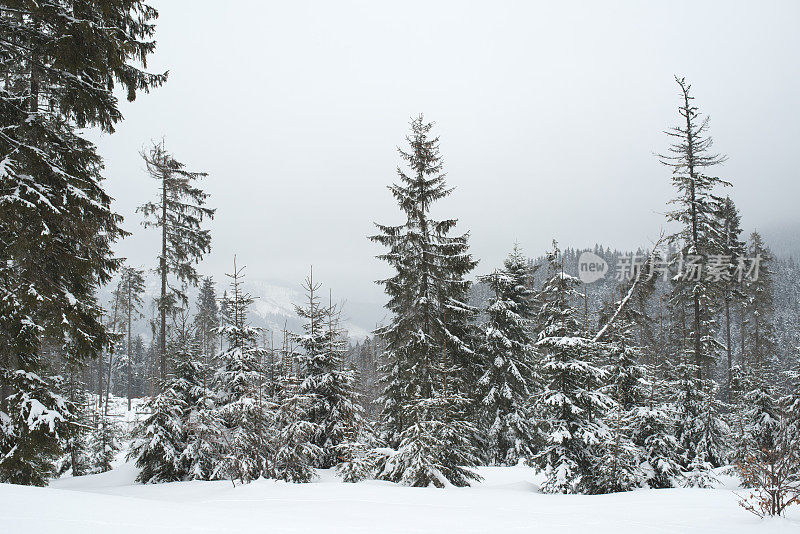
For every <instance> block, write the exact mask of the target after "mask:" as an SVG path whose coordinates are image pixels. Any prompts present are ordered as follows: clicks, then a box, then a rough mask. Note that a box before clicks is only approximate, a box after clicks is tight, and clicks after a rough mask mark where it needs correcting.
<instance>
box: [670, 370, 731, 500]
mask: <svg viewBox="0 0 800 534" xmlns="http://www.w3.org/2000/svg"><path fill="white" fill-rule="evenodd" d="M676 373H677V377H678V379H677V381H676V383H675V384H674V386H673V387H674V390H675V392H676V393H675V398H674V401H673V402H674V404H675V408H676V411H677V418H676V426H675V437H676V439H677V441H678V446H679V447H680V451H681V465H682V467H683V470H684V475H685V483H686V484H687V485H689V486H698V487H706V486H708V485H710V484H711V482H713V480H714V479H713V476H712V475H711V474H710V470H711V468H713V467H719V466H721V465H723V464H724V463H725V460H726V456H727V449H728V443H727V438H728V435H729V434H730V428H729V427H728V425H727V423H726V422H725V421H724V420H723V419H722V417H721V411H722V406H721V405H722V403H721V402H720V401H719V400H718V399H717V398H716V385H715V384H714V382H713V381H712V380H708V379H703V378H700V377H699V376H698V375H699V374H700V373H699V371H698V369H697V366H696V365H694V364H693V363H689V362H687V361H683V362H681V363H679V364H678V366H677V369H676Z"/></svg>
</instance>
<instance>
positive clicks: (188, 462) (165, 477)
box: [129, 309, 221, 483]
mask: <svg viewBox="0 0 800 534" xmlns="http://www.w3.org/2000/svg"><path fill="white" fill-rule="evenodd" d="M173 320H174V324H173V325H172V328H171V336H170V339H169V343H168V344H167V352H168V355H169V359H170V365H171V367H170V368H171V371H170V374H169V375H168V377H167V381H166V383H164V384H163V385H162V388H161V392H160V393H158V394H157V395H156V396H155V397H153V398H151V399H150V400H149V401H148V402H147V403H146V404H145V408H147V409H149V410H150V412H151V414H150V415H149V416H148V417H146V418H145V419H144V420H143V421H142V422H141V423H140V424H139V425H138V426H137V427H136V428H135V429H134V440H133V444H132V446H131V452H130V454H129V458H135V459H136V466H137V467H139V468H140V469H141V472H140V474H139V476H138V478H137V480H138V481H140V482H144V483H151V482H172V481H177V480H185V479H187V478H196V479H203V480H208V479H210V478H211V477H212V472H213V469H214V468H215V466H216V461H217V458H218V456H219V453H218V450H219V448H218V440H217V438H219V435H220V433H221V427H220V424H219V422H218V421H217V420H216V419H215V414H214V412H213V404H212V403H211V400H210V399H209V392H208V391H207V390H206V389H205V388H204V387H203V374H204V372H205V370H204V369H203V366H202V363H201V361H200V358H199V352H200V350H199V346H198V344H197V343H196V341H195V336H194V332H193V328H192V325H191V323H190V320H189V314H188V311H187V310H185V309H181V310H179V311H178V312H177V313H176V314H175V315H174V318H173Z"/></svg>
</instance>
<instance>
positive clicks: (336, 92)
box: [98, 0, 800, 302]
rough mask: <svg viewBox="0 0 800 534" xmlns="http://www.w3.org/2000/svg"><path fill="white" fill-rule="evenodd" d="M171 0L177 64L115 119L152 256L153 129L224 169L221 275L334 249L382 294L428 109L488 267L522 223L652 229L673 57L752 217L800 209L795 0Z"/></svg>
mask: <svg viewBox="0 0 800 534" xmlns="http://www.w3.org/2000/svg"><path fill="white" fill-rule="evenodd" d="M152 4H153V5H154V6H155V7H157V9H158V10H159V11H160V15H161V16H160V18H159V22H158V33H157V40H158V49H157V52H156V54H155V55H154V56H153V58H152V61H151V63H150V64H149V67H150V69H151V70H156V71H160V70H164V69H169V71H170V78H169V81H168V82H167V84H166V85H165V86H164V87H162V88H160V89H157V90H155V91H154V92H153V93H151V94H149V95H141V96H140V97H139V99H138V100H137V101H136V102H134V103H133V104H130V105H129V104H127V103H126V104H124V105H123V108H122V109H123V112H124V114H125V116H126V120H125V121H124V122H123V123H122V124H120V125H119V127H118V130H117V133H115V134H113V135H111V136H103V137H102V138H99V139H98V145H99V147H100V151H101V154H102V155H103V156H104V157H105V159H106V165H107V169H106V175H107V176H108V181H107V188H108V190H109V191H110V193H111V194H112V195H113V196H114V197H115V198H116V202H115V208H116V210H117V211H118V212H120V213H121V214H123V215H124V216H125V227H126V228H127V229H128V230H131V231H133V232H134V235H133V236H131V237H130V238H128V239H126V240H125V241H124V242H122V243H120V244H119V246H118V252H119V254H120V255H123V256H127V257H129V258H130V259H131V262H132V263H133V264H136V265H147V266H150V265H152V264H153V263H154V261H155V257H156V255H157V252H158V245H159V242H158V239H157V236H156V235H155V234H154V233H153V232H152V231H149V230H148V231H145V230H143V229H142V228H141V227H140V221H141V217H140V216H139V215H138V214H136V213H135V208H136V206H137V205H139V204H142V203H144V202H145V201H147V200H150V199H151V198H153V196H154V195H155V192H156V189H155V187H156V184H155V183H154V182H153V181H152V180H150V179H149V178H148V177H147V176H146V175H145V172H144V165H143V164H142V162H141V160H140V158H139V155H138V151H139V149H140V148H141V147H142V146H144V145H145V144H147V143H148V142H149V140H150V139H155V138H160V137H161V136H165V138H166V142H167V147H168V149H169V150H171V151H172V152H173V153H174V154H175V155H176V157H177V158H178V159H179V160H181V161H183V162H185V163H187V164H188V166H189V167H190V168H192V169H195V170H204V171H207V172H209V173H210V176H209V178H207V179H206V180H205V181H204V184H203V186H204V187H205V188H206V190H207V191H209V192H210V193H211V201H210V203H211V205H212V206H213V207H216V208H217V210H218V211H217V217H216V219H215V220H214V221H213V223H212V225H211V228H212V232H213V251H212V254H211V255H210V256H209V257H208V258H207V259H206V260H205V261H204V263H203V264H202V265H201V267H200V269H201V271H203V272H204V273H210V274H214V275H215V276H216V277H217V279H220V278H221V275H222V273H223V272H227V271H228V270H229V265H230V264H231V263H232V256H233V254H234V253H237V254H238V256H239V259H240V262H242V263H245V264H246V265H247V273H248V276H250V277H251V278H254V279H265V280H273V281H278V282H282V283H285V284H295V285H297V284H299V282H300V281H301V280H302V279H303V277H304V276H305V275H306V273H307V271H308V266H309V265H310V264H312V263H313V264H314V271H315V277H318V278H319V279H320V280H321V281H323V282H324V283H325V285H326V286H332V287H333V289H334V294H338V295H339V296H340V297H344V298H347V299H350V300H352V301H367V302H370V301H371V302H381V301H383V296H382V293H381V289H380V288H379V287H377V286H375V284H373V283H372V281H373V280H374V279H376V278H379V277H382V276H384V275H386V274H387V269H386V267H385V266H383V265H382V264H381V263H380V262H379V261H378V260H376V259H374V256H375V255H376V254H378V253H380V252H381V249H380V247H378V246H377V245H374V244H372V243H370V242H368V240H367V239H366V236H367V235H369V234H371V233H372V232H373V226H372V222H373V221H380V222H382V223H386V224H397V223H400V222H401V221H402V218H401V216H400V213H399V210H398V208H397V207H396V206H395V205H394V203H393V200H392V197H391V195H390V193H389V192H388V191H387V189H386V186H387V185H388V184H389V183H391V182H392V181H394V180H395V178H396V174H395V168H396V166H397V165H398V163H399V159H398V157H397V153H396V147H397V145H399V144H401V143H402V142H403V139H404V136H405V134H406V133H407V131H408V120H409V117H410V116H412V115H415V114H417V113H419V112H424V113H425V115H426V117H427V118H429V119H431V120H434V121H436V122H437V132H438V134H439V135H440V136H441V149H442V154H443V155H444V160H445V170H446V171H447V173H448V181H449V184H450V185H451V186H454V187H455V188H456V190H455V192H454V193H453V194H452V195H451V197H450V198H448V199H446V200H444V201H442V202H440V205H439V206H437V208H436V210H435V212H434V215H438V216H444V217H451V216H455V217H458V218H459V219H460V224H459V229H460V230H462V231H464V230H469V231H470V232H471V236H472V237H471V246H472V252H473V254H474V255H475V256H476V257H477V258H479V259H480V260H481V263H480V264H479V266H478V268H477V271H476V272H477V273H483V272H487V271H490V270H491V269H493V268H494V266H496V265H497V264H498V263H499V262H500V261H501V260H502V258H503V257H504V256H505V255H506V254H507V252H508V251H509V249H510V248H511V247H512V245H513V243H514V241H515V240H516V241H518V242H519V243H520V244H521V246H522V247H523V249H524V250H525V252H526V253H528V254H531V255H538V254H541V253H542V252H544V251H545V250H546V248H547V247H548V246H549V243H550V241H551V240H552V239H553V238H557V239H558V240H559V241H560V242H561V243H563V244H565V245H572V246H589V245H592V244H594V243H595V242H600V243H604V244H606V245H612V246H614V247H617V248H635V247H637V246H647V245H648V244H649V243H650V242H651V241H652V240H653V239H654V238H656V237H657V235H658V233H659V230H660V228H661V227H662V226H663V221H664V218H663V213H664V211H665V202H666V201H667V200H668V199H669V198H671V197H672V195H673V192H672V190H671V186H670V180H669V170H668V169H667V168H665V167H662V166H661V165H659V164H658V162H657V160H656V158H655V157H654V156H653V153H654V152H657V151H663V150H665V148H666V146H667V144H668V139H667V137H666V136H665V135H664V134H663V133H662V132H663V130H664V129H666V128H667V127H669V126H672V125H673V124H675V123H676V121H677V118H678V116H677V112H676V106H677V105H678V94H677V86H676V85H675V83H674V81H673V80H672V76H673V74H680V75H684V76H686V77H687V79H688V80H690V81H691V83H692V84H693V87H694V94H695V96H696V98H697V100H696V102H697V103H698V105H699V106H700V108H701V110H702V111H704V112H705V113H708V114H709V115H711V132H712V135H713V136H714V138H715V148H716V149H717V150H719V151H720V152H723V153H726V154H728V155H729V157H730V159H729V161H728V163H726V164H725V165H724V166H723V167H721V168H720V169H719V172H718V174H719V175H720V176H722V177H724V178H725V179H727V180H729V181H731V182H733V184H734V187H733V188H732V190H731V195H732V197H733V199H734V200H735V201H736V203H737V204H738V206H739V207H740V209H741V210H742V212H743V224H744V226H745V228H746V229H748V230H749V229H752V228H754V227H758V228H761V229H765V230H767V231H768V232H769V231H770V230H771V229H773V230H774V229H781V228H783V229H786V228H794V229H797V228H798V227H799V225H800V214H798V211H797V207H796V204H797V200H798V197H799V196H800V179H798V178H800V176H798V174H799V173H798V170H797V169H798V164H797V161H796V156H795V155H796V153H797V149H798V141H800V120H798V119H800V103H798V102H799V100H798V95H800V72H798V65H799V63H798V58H797V51H798V50H800V32H798V31H797V23H798V21H799V20H800V3H798V2H758V3H755V2H742V3H738V2H725V3H724V4H723V3H721V2H696V1H694V2H677V1H670V2H658V3H656V2H602V6H601V5H600V4H601V3H598V2H585V3H583V2H552V1H549V2H536V3H534V2H480V3H479V2H475V3H473V2H402V3H399V2H392V3H388V2H385V3H382V5H379V3H378V2H366V1H365V2H342V1H337V2H313V3H310V2H260V1H247V2H246V1H231V2H228V3H227V4H226V3H220V2H206V1H200V0H180V1H179V0H152ZM226 5H227V6H230V7H224V6H226ZM687 19H688V21H687Z"/></svg>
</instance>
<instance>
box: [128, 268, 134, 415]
mask: <svg viewBox="0 0 800 534" xmlns="http://www.w3.org/2000/svg"><path fill="white" fill-rule="evenodd" d="M132 289H133V288H132V287H131V280H130V277H129V279H128V308H127V309H128V387H127V390H128V391H127V393H128V411H131V375H132V374H133V364H132V363H131V360H132V359H133V356H132V354H131V322H132V319H131V316H132V315H133V310H132V309H131V305H132V302H131V301H132V300H133V299H132V294H131V292H132Z"/></svg>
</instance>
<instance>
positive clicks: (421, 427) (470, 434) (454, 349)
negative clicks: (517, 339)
mask: <svg viewBox="0 0 800 534" xmlns="http://www.w3.org/2000/svg"><path fill="white" fill-rule="evenodd" d="M432 128H433V123H429V122H425V119H424V118H423V117H422V115H420V116H419V117H417V118H416V119H414V120H412V121H411V134H410V135H409V136H408V137H407V138H406V139H407V141H408V144H409V149H408V150H407V151H406V150H402V149H400V150H399V152H400V157H401V158H402V159H403V160H404V161H405V162H406V163H407V164H408V166H409V168H410V172H409V173H406V172H405V171H403V170H402V169H398V176H399V178H400V181H399V183H397V184H394V185H392V186H390V187H389V189H390V191H391V192H392V194H393V195H394V197H395V199H396V200H397V203H398V205H399V206H400V209H401V210H402V212H403V214H404V215H405V217H406V220H405V222H404V223H403V224H401V225H399V226H385V225H380V224H378V225H377V227H378V230H379V233H378V235H375V236H373V237H371V239H372V240H373V241H375V242H377V243H379V244H381V245H383V246H385V247H387V248H388V251H387V252H386V253H385V254H382V255H381V256H379V258H380V259H382V260H384V261H386V262H387V263H389V265H390V266H391V267H392V268H393V269H394V275H393V276H392V277H390V278H388V279H386V280H382V281H380V283H381V284H382V285H383V286H384V288H385V290H386V293H387V294H388V295H389V303H388V305H387V307H388V308H389V310H390V311H391V312H392V313H393V317H392V320H391V323H390V324H389V325H387V326H385V327H383V328H381V329H379V330H378V331H377V334H378V335H380V336H381V339H382V340H383V341H384V343H385V350H384V353H383V356H382V357H383V360H384V370H385V373H386V379H385V390H384V394H383V405H384V406H383V421H382V422H383V427H384V428H383V431H384V433H385V435H386V438H387V441H388V444H389V445H390V446H392V447H396V448H398V454H397V455H396V456H395V457H394V458H392V460H391V462H392V466H391V469H386V470H384V474H383V475H382V476H384V477H385V478H387V479H390V480H396V481H402V482H404V483H407V484H412V485H417V486H420V485H428V484H435V485H437V486H440V485H442V483H443V478H444V479H447V480H449V481H450V482H451V483H453V484H456V485H466V484H468V481H469V479H475V478H477V475H476V474H475V473H474V472H473V471H471V470H469V469H468V467H469V466H471V465H474V464H475V463H476V461H477V459H476V458H475V451H474V446H473V445H472V442H473V439H474V433H475V432H476V429H475V426H474V425H473V424H471V423H470V418H471V417H472V414H471V412H472V410H473V397H474V395H475V391H474V389H475V387H474V385H475V382H476V381H477V379H478V378H479V376H480V366H479V364H478V361H477V360H478V357H477V355H476V354H475V352H474V351H473V349H472V348H471V343H472V337H473V336H474V334H473V332H472V330H473V327H472V325H471V323H470V320H471V318H472V317H473V315H474V313H475V310H474V309H473V308H471V307H470V306H469V305H468V304H467V300H468V293H469V287H470V283H469V281H468V280H465V278H464V277H465V275H466V274H467V273H469V272H470V271H471V270H472V269H473V268H474V267H475V265H476V262H475V261H474V260H473V259H472V257H471V256H470V254H469V251H468V244H467V239H468V234H465V235H460V236H450V235H448V234H449V233H450V232H451V231H452V230H453V228H454V227H455V225H456V220H455V219H446V220H433V219H431V218H430V216H429V211H430V209H431V205H432V204H433V203H434V202H435V201H437V200H439V199H441V198H443V197H445V196H447V195H449V194H450V193H451V192H452V189H450V188H448V187H447V185H446V183H445V175H444V174H443V173H442V160H441V156H440V155H439V139H438V137H431V135H430V132H431V129H432Z"/></svg>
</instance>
